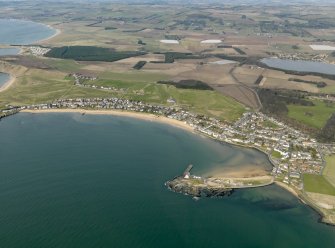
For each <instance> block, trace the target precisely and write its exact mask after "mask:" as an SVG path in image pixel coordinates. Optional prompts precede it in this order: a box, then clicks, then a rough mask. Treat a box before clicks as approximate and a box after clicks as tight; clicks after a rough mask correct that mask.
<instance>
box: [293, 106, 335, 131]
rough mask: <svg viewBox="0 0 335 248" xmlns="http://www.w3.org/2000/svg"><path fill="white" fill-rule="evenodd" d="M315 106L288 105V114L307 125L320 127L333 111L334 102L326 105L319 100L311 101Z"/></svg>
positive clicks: (334, 108) (334, 110)
mask: <svg viewBox="0 0 335 248" xmlns="http://www.w3.org/2000/svg"><path fill="white" fill-rule="evenodd" d="M313 103H314V104H315V106H301V105H293V104H291V105H288V109H289V112H288V116H289V117H290V118H292V119H295V120H298V121H300V122H302V123H304V124H306V125H308V126H311V127H314V128H318V129H321V128H322V127H323V126H324V125H325V124H326V122H327V120H328V119H329V118H330V116H331V115H332V113H334V112H335V104H332V105H331V106H327V104H326V103H324V102H321V101H313Z"/></svg>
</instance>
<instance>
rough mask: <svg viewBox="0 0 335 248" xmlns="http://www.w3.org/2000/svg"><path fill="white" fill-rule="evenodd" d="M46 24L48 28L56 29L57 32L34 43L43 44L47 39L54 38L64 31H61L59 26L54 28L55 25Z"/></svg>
mask: <svg viewBox="0 0 335 248" xmlns="http://www.w3.org/2000/svg"><path fill="white" fill-rule="evenodd" d="M44 25H46V24H44ZM46 26H47V27H48V28H50V29H53V30H55V31H56V32H55V33H54V34H53V35H51V36H50V37H47V38H44V39H42V40H38V41H36V42H34V43H33V44H41V43H44V42H46V41H48V40H51V39H52V38H55V37H56V36H58V35H60V34H61V33H62V31H61V30H60V29H58V28H54V27H52V26H51V25H46Z"/></svg>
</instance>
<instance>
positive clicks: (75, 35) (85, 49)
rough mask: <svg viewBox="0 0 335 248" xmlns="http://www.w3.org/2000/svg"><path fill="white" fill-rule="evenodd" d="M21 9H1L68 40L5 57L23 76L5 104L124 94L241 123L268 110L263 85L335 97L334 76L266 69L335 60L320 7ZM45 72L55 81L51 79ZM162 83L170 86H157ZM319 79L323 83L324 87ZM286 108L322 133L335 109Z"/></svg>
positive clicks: (328, 21) (319, 105) (290, 116)
mask: <svg viewBox="0 0 335 248" xmlns="http://www.w3.org/2000/svg"><path fill="white" fill-rule="evenodd" d="M13 4H14V5H15V8H8V9H6V10H0V17H4V18H5V17H8V16H10V17H11V18H22V17H23V18H26V19H30V20H33V21H37V22H42V23H45V24H48V25H51V26H52V27H54V28H56V29H58V30H59V31H60V34H59V35H57V36H56V37H53V38H52V39H49V40H45V41H42V42H40V44H39V45H42V46H43V47H47V48H49V49H51V50H50V51H49V52H48V53H47V54H46V56H32V55H31V53H30V52H29V48H28V47H22V50H23V52H22V55H21V56H17V57H14V58H13V57H12V58H3V59H1V60H3V61H5V62H6V67H7V68H8V66H11V67H13V68H11V69H10V70H11V71H12V72H13V73H14V71H15V70H22V71H24V73H22V74H20V76H19V77H17V81H16V83H15V84H13V86H12V87H11V89H10V90H9V91H8V92H3V93H2V94H1V105H2V106H4V105H6V104H22V103H31V102H42V101H45V100H49V101H52V100H54V99H57V98H62V97H76V96H82V97H92V96H98V95H99V94H101V95H102V96H111V95H118V96H120V95H122V96H124V97H128V98H134V99H142V100H145V101H149V102H153V103H160V104H167V103H166V100H167V99H169V98H174V99H176V102H177V104H178V105H179V104H180V105H182V106H184V107H185V106H186V107H187V108H191V109H195V110H197V111H200V112H201V113H207V114H211V115H213V116H218V117H220V118H228V119H234V118H236V117H237V116H238V114H241V113H243V111H244V110H245V109H250V110H253V111H258V110H261V111H264V112H266V106H265V105H266V104H263V103H261V102H260V101H259V98H258V95H257V90H259V89H262V90H263V89H270V90H274V91H277V90H287V91H289V92H290V91H292V92H307V93H304V94H312V95H313V96H315V95H316V96H321V97H324V94H335V80H334V79H331V78H324V77H322V75H310V74H307V75H293V74H290V73H285V72H283V71H279V70H274V69H269V68H263V67H261V65H260V64H259V60H260V59H262V58H269V57H273V56H276V57H284V58H286V57H288V58H294V59H304V60H310V59H314V60H315V59H316V60H320V61H322V62H333V61H334V60H335V58H334V56H332V51H319V50H313V49H312V48H311V47H310V45H311V44H313V45H331V42H329V41H325V42H324V43H327V44H320V43H323V42H322V39H329V40H330V39H333V37H335V36H334V34H335V31H334V27H335V26H334V24H335V20H333V18H330V17H329V16H331V14H332V13H335V8H333V7H329V8H327V9H325V7H323V6H320V7H319V8H320V9H318V10H315V9H314V8H312V7H310V6H306V8H305V9H304V11H303V12H302V13H298V12H296V9H292V10H290V11H288V10H287V9H286V8H284V7H282V6H278V7H277V11H276V12H273V9H272V8H271V6H267V5H266V6H262V7H261V6H258V5H255V6H252V7H250V6H239V8H235V6H234V5H232V4H227V5H225V6H221V5H218V6H216V7H215V8H212V7H211V6H210V5H206V4H205V5H203V6H202V7H201V8H200V7H199V6H195V5H194V6H192V8H188V7H186V6H184V5H178V11H175V8H170V6H167V5H166V4H154V5H150V8H149V7H148V5H147V4H132V5H131V7H129V5H126V4H121V3H117V4H113V5H111V4H109V3H99V4H97V3H90V4H87V3H81V6H80V8H77V6H76V4H75V3H71V2H67V3H64V4H63V6H62V7H59V5H57V4H55V3H52V2H51V3H45V2H42V1H41V2H39V4H38V5H32V6H29V8H28V5H29V3H24V2H16V3H13ZM50 8H52V9H53V13H52V15H51V14H50V13H49V14H48V11H46V12H45V13H44V14H41V9H50ZM199 9H201V14H199ZM70 10H71V11H70ZM321 10H327V13H329V15H328V16H322V15H321V16H320V15H319V14H318V13H319V12H320V11H321ZM302 14H303V17H302V16H301V15H302ZM320 28H323V29H325V30H326V31H322V30H321V29H320ZM316 40H320V42H316ZM161 41H164V42H161ZM227 59H228V60H229V61H227ZM15 67H18V68H20V69H17V68H16V69H15ZM74 73H79V74H83V75H88V76H92V77H96V78H97V79H96V80H94V81H88V82H86V83H87V84H88V85H90V86H94V87H95V86H96V87H112V88H115V90H114V91H113V90H109V91H108V90H101V89H98V88H94V87H78V86H74V85H73V84H74V81H73V78H71V77H69V76H68V75H69V74H74ZM44 76H47V78H46V79H44V80H42V78H43V77H44ZM292 79H294V80H292ZM162 81H163V82H170V85H162V84H157V83H158V82H162ZM185 82H201V83H204V84H205V85H208V87H209V88H210V89H213V91H212V90H205V91H201V90H197V89H183V88H185V85H184V83H185ZM310 82H324V85H323V87H318V84H313V83H310ZM178 83H180V85H179V84H178ZM199 85H200V84H199V83H198V86H199ZM198 86H197V87H198ZM192 87H194V86H192ZM29 89H31V90H33V91H34V92H29ZM48 90H49V92H47V91H48ZM294 94H295V93H294ZM274 95H275V93H274ZM220 97H221V98H222V100H220ZM290 97H291V96H290V95H288V98H290ZM304 97H305V95H304ZM193 98H197V99H193ZM306 101H309V100H308V99H306ZM313 101H315V100H313ZM232 103H235V105H234V104H232ZM225 104H227V105H225ZM278 104H279V105H278V106H277V107H276V108H277V109H281V108H282V109H285V108H287V110H286V112H285V111H284V112H285V113H284V112H283V115H281V116H278V115H276V111H274V112H273V114H274V115H275V117H279V118H281V120H283V121H286V120H289V122H288V123H290V120H294V121H295V122H300V123H302V124H303V125H305V126H306V127H310V128H311V129H315V130H320V129H321V128H322V127H323V126H324V125H325V123H326V121H327V119H329V117H330V115H331V113H333V112H334V107H332V106H330V107H329V106H326V104H325V103H323V102H322V101H317V102H316V104H315V105H314V106H302V105H301V104H297V103H293V104H292V103H291V102H290V101H286V102H284V103H283V104H282V103H279V102H278ZM283 105H285V107H284V106H283ZM234 106H236V108H234ZM229 108H232V110H231V111H230V110H229ZM272 110H273V109H272ZM227 113H231V114H232V117H230V116H229V115H228V114H227ZM283 116H285V117H287V118H282V117H283Z"/></svg>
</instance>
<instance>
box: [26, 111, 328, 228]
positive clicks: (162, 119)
mask: <svg viewBox="0 0 335 248" xmlns="http://www.w3.org/2000/svg"><path fill="white" fill-rule="evenodd" d="M20 112H23V113H32V114H43V113H79V114H91V115H114V116H122V117H129V118H135V119H141V120H145V121H154V122H158V123H162V124H166V125H170V126H173V127H177V128H181V129H183V130H185V131H189V132H192V133H194V134H197V135H200V136H202V134H201V133H198V132H196V130H195V129H194V128H192V127H191V126H190V125H188V124H187V123H186V122H182V121H179V120H175V119H170V118H167V117H165V116H159V115H153V114H148V113H138V112H131V111H122V110H86V109H45V110H40V109H39V110H28V109H26V110H21V111H20ZM204 137H207V138H211V139H212V140H214V141H216V140H215V139H213V138H212V137H210V136H208V135H204ZM224 143H226V144H229V145H236V146H240V147H245V148H251V149H256V150H258V151H259V152H261V153H264V154H266V153H265V152H264V151H262V150H260V149H257V148H255V147H253V146H246V145H239V144H234V143H228V142H224ZM266 155H267V157H268V159H269V161H270V163H271V164H272V165H273V166H274V164H273V162H272V160H271V159H270V156H269V154H266ZM272 183H274V184H276V185H277V186H278V187H280V188H282V189H284V190H286V191H287V192H289V193H290V194H292V195H293V196H295V197H296V198H297V199H298V200H300V201H301V202H302V203H303V204H304V205H306V206H308V207H310V208H311V209H313V210H314V211H315V212H317V213H318V214H319V216H320V218H319V222H321V223H323V224H326V225H332V226H334V224H333V223H329V222H327V221H326V218H327V217H326V216H325V215H324V213H323V212H322V211H321V210H319V209H318V208H317V207H316V206H314V204H313V203H312V202H310V201H309V200H307V199H306V198H305V197H304V195H302V194H299V193H298V192H297V191H295V190H294V189H293V188H291V187H290V186H289V185H286V184H285V183H283V182H279V181H276V180H275V179H274V180H273V182H272Z"/></svg>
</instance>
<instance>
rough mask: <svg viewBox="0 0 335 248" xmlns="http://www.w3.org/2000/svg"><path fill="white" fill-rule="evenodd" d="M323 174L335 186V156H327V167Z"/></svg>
mask: <svg viewBox="0 0 335 248" xmlns="http://www.w3.org/2000/svg"><path fill="white" fill-rule="evenodd" d="M322 174H323V176H324V177H325V178H326V179H327V180H328V181H329V182H330V183H331V184H332V185H333V186H334V187H335V156H327V157H326V167H325V168H324V170H323V173H322Z"/></svg>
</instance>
